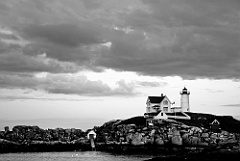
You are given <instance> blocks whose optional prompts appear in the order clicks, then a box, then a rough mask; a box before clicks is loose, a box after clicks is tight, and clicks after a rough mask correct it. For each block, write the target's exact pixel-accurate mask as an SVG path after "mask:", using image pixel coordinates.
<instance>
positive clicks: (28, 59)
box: [0, 51, 80, 73]
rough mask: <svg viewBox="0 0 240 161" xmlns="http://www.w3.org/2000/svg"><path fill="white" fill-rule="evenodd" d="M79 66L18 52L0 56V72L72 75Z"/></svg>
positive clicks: (44, 56) (43, 56)
mask: <svg viewBox="0 0 240 161" xmlns="http://www.w3.org/2000/svg"><path fill="white" fill-rule="evenodd" d="M79 70H80V67H79V66H76V65H75V64H73V63H69V62H59V61H58V60H55V59H51V58H47V57H46V55H44V54H42V55H37V56H28V55H24V54H22V53H21V52H19V51H11V52H7V53H3V54H0V71H7V72H50V73H73V72H77V71H79Z"/></svg>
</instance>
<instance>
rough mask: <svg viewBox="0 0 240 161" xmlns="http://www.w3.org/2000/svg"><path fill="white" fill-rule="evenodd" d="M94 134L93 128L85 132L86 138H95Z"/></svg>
mask: <svg viewBox="0 0 240 161" xmlns="http://www.w3.org/2000/svg"><path fill="white" fill-rule="evenodd" d="M96 136H97V134H96V133H95V132H94V131H93V130H91V131H89V133H88V134H87V138H88V139H95V138H96Z"/></svg>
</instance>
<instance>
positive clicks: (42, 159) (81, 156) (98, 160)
mask: <svg viewBox="0 0 240 161" xmlns="http://www.w3.org/2000/svg"><path fill="white" fill-rule="evenodd" d="M153 157H154V156H151V155H139V154H138V155H123V154H113V153H108V152H99V151H86V152H81V151H80V152H36V153H5V154H0V161H66V160H67V161H143V160H148V159H151V158H153Z"/></svg>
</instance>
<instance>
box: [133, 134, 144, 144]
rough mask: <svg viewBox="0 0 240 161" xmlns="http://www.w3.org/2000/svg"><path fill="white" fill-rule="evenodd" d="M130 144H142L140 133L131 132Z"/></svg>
mask: <svg viewBox="0 0 240 161" xmlns="http://www.w3.org/2000/svg"><path fill="white" fill-rule="evenodd" d="M131 144H132V145H143V144H144V141H143V139H142V135H141V134H140V133H135V134H133V136H132V141H131Z"/></svg>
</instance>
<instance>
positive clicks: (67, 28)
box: [24, 22, 103, 47]
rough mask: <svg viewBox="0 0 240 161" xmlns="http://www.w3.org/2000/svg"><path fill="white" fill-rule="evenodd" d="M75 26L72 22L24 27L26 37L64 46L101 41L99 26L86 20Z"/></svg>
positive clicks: (76, 45)
mask: <svg viewBox="0 0 240 161" xmlns="http://www.w3.org/2000/svg"><path fill="white" fill-rule="evenodd" d="M83 24H84V25H82V26H77V25H74V24H50V25H29V26H27V27H26V28H25V29H24V33H25V34H26V35H27V38H29V39H31V38H33V39H34V38H36V39H38V38H40V39H43V41H49V42H50V43H55V44H59V45H64V46H70V47H78V46H79V45H91V44H98V43H103V40H102V39H101V37H100V33H101V28H100V27H96V26H95V25H93V24H89V23H88V22H83Z"/></svg>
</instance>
